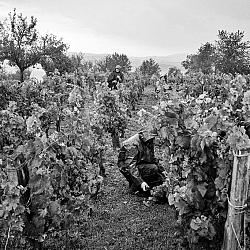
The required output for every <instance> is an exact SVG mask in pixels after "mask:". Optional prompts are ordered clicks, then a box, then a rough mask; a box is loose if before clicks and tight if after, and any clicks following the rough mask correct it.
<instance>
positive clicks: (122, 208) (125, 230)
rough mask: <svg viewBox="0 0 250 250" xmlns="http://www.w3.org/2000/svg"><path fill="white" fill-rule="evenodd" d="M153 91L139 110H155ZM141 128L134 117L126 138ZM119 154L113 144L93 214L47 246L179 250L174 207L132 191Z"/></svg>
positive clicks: (50, 248) (148, 92)
mask: <svg viewBox="0 0 250 250" xmlns="http://www.w3.org/2000/svg"><path fill="white" fill-rule="evenodd" d="M152 93H153V91H152V89H150V88H147V89H146V91H145V93H144V96H143V98H142V100H141V101H140V103H139V105H138V107H137V111H138V110H139V109H141V108H144V109H146V110H151V107H152V105H154V104H155V103H156V101H157V100H156V99H155V97H154V95H153V94H152ZM135 113H136V111H135ZM139 130H140V125H138V123H137V122H136V117H135V116H133V117H132V119H130V121H129V127H128V130H127V131H126V135H125V138H128V137H129V136H131V135H133V134H134V133H136V132H138V131H139ZM117 154H118V152H117V151H113V149H112V146H111V145H110V150H109V151H108V152H107V159H106V167H105V168H106V173H107V177H106V178H105V179H104V183H103V187H102V191H101V193H100V194H99V195H98V196H97V198H96V199H95V200H93V204H92V205H93V212H92V213H91V216H89V217H88V219H86V218H85V217H82V218H77V220H78V225H75V226H73V227H72V228H73V230H68V231H67V234H65V237H62V234H60V235H58V237H49V238H50V240H49V241H47V242H46V249H49V250H53V249H60V250H61V249H62V250H63V249H66V250H68V249H69V250H76V249H77V250H78V249H93V250H119V249H124V250H126V249H136V250H140V249H147V250H151V249H152V250H160V249H164V250H168V249H169V250H171V249H178V246H177V245H178V244H177V243H178V241H177V239H176V237H175V235H176V228H175V223H176V221H175V217H174V215H175V211H174V209H172V208H170V206H169V205H167V204H155V203H153V202H151V203H147V202H146V199H145V198H143V197H138V196H136V195H132V194H130V193H129V191H128V183H127V182H126V180H125V178H124V177H123V176H122V174H121V173H120V172H119V170H118V167H117V165H116V162H117ZM70 235H71V236H70Z"/></svg>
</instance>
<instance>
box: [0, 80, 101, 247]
mask: <svg viewBox="0 0 250 250" xmlns="http://www.w3.org/2000/svg"><path fill="white" fill-rule="evenodd" d="M1 88H2V89H4V90H5V91H4V93H5V95H4V98H5V100H6V102H3V103H1V110H0V117H1V123H0V131H1V133H0V148H1V151H0V152H1V153H0V176H1V181H0V194H1V195H0V223H1V230H0V237H1V241H0V243H1V248H2V247H3V246H4V245H5V244H7V245H10V246H11V247H12V248H15V247H16V244H18V247H20V246H21V245H22V244H24V245H25V244H26V245H27V244H28V243H27V242H25V241H24V240H25V238H22V235H26V236H27V239H28V240H29V242H30V244H32V245H33V247H35V246H37V244H42V242H43V241H44V240H45V239H46V235H47V234H50V233H53V232H54V231H58V232H60V230H64V229H65V228H69V227H70V225H71V224H72V223H74V215H75V214H78V215H81V216H84V217H86V218H87V215H88V211H89V209H91V204H90V199H89V198H90V197H93V196H96V195H97V193H98V192H99V190H100V186H101V182H102V177H100V176H99V175H98V171H99V164H100V163H102V159H101V158H102V154H101V152H102V151H104V147H103V145H101V144H100V141H101V140H102V138H100V136H103V134H100V133H99V134H96V133H95V131H94V130H93V129H92V127H91V121H90V119H88V117H89V115H88V114H89V112H88V105H87V103H86V102H87V98H86V96H88V91H87V88H80V87H78V86H76V85H74V84H68V83H67V81H66V78H63V77H59V76H54V77H52V78H48V79H47V81H46V82H44V83H43V84H38V83H36V84H35V83H34V82H32V81H26V82H23V83H21V84H20V83H14V82H1ZM1 93H2V92H1ZM20 232H22V234H20ZM15 235H16V236H18V237H15V238H13V236H15ZM10 236H11V237H10ZM34 242H35V243H34ZM39 242H40V243H39ZM34 244H35V245H34Z"/></svg>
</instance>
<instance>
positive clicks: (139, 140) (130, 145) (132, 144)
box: [118, 131, 165, 193]
mask: <svg viewBox="0 0 250 250" xmlns="http://www.w3.org/2000/svg"><path fill="white" fill-rule="evenodd" d="M154 140H155V135H152V134H150V133H148V132H145V131H144V132H139V133H137V134H135V135H134V136H132V137H130V138H129V139H127V140H126V141H124V142H123V143H122V146H121V149H120V152H119V155H118V168H119V170H120V172H121V173H122V174H123V175H124V177H125V178H126V179H127V181H128V183H129V188H130V190H131V192H133V193H137V192H141V191H143V192H147V191H148V190H150V189H151V188H152V187H154V186H158V185H161V184H162V183H163V182H164V180H165V175H164V174H163V171H164V169H163V168H161V167H160V166H159V164H158V162H157V159H156V158H155V155H154Z"/></svg>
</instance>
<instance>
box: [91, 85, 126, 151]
mask: <svg viewBox="0 0 250 250" xmlns="http://www.w3.org/2000/svg"><path fill="white" fill-rule="evenodd" d="M94 104H95V109H94V110H93V111H94V112H93V113H92V116H93V117H94V119H95V120H96V122H97V124H99V126H100V127H101V129H102V130H103V131H105V132H108V133H109V134H110V135H111V137H112V143H113V147H114V148H118V147H120V142H119V137H120V135H121V136H122V137H123V136H124V133H125V129H126V127H127V115H126V107H125V106H124V105H123V104H122V103H121V102H120V101H119V98H118V95H117V92H116V90H114V91H110V89H109V88H108V87H107V86H106V84H105V85H104V84H100V85H99V86H97V90H96V94H95V98H94Z"/></svg>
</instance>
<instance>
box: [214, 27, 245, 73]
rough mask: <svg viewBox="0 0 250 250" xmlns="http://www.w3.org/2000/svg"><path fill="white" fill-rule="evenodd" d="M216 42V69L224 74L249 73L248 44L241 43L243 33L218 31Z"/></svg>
mask: <svg viewBox="0 0 250 250" xmlns="http://www.w3.org/2000/svg"><path fill="white" fill-rule="evenodd" d="M218 37H219V40H218V41H216V48H217V49H216V68H217V69H218V70H220V71H221V72H223V73H226V74H233V75H235V74H236V73H239V74H249V73H250V63H249V59H250V50H249V49H250V42H249V41H246V42H245V41H243V38H244V32H242V31H239V30H238V31H237V32H235V33H233V32H231V33H229V32H227V31H225V30H220V31H219V34H218Z"/></svg>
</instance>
